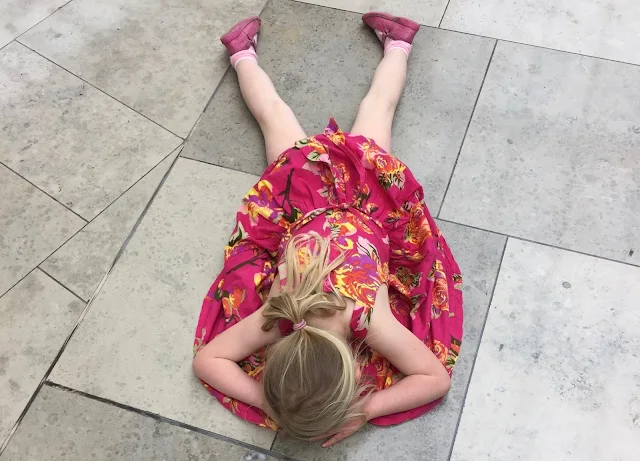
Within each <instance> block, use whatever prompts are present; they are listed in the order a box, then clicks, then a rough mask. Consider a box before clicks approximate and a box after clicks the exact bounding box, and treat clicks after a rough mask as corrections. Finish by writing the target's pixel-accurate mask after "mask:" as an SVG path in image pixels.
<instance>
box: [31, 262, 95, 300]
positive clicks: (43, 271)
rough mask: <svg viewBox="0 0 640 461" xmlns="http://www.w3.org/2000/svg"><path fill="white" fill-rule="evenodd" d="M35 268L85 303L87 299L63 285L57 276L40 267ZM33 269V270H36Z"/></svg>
mask: <svg viewBox="0 0 640 461" xmlns="http://www.w3.org/2000/svg"><path fill="white" fill-rule="evenodd" d="M36 269H38V270H39V271H40V272H42V273H44V274H45V275H46V276H47V277H49V278H50V279H51V280H53V281H54V282H56V283H57V284H58V285H60V286H61V287H62V288H64V289H65V290H67V291H68V292H69V293H71V294H72V295H73V296H75V297H76V298H78V299H79V300H80V301H82V302H83V303H86V302H87V300H86V299H82V297H80V296H78V295H77V294H76V293H74V291H73V290H71V289H70V288H69V287H67V286H65V285H63V284H62V282H60V280H58V279H57V278H55V277H54V276H53V275H51V274H50V273H48V272H47V271H45V270H44V269H43V268H42V267H39V266H38V267H36ZM36 269H34V270H36Z"/></svg>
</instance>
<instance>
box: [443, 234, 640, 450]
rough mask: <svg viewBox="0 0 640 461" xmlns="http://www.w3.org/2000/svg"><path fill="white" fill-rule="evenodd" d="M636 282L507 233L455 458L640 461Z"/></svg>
mask: <svg viewBox="0 0 640 461" xmlns="http://www.w3.org/2000/svg"><path fill="white" fill-rule="evenodd" d="M639 280H640V268H637V267H631V266H628V265H625V264H620V263H615V262H610V261H605V260H602V259H598V258H594V257H590V256H584V255H580V254H576V253H572V252H569V251H564V250H559V249H555V248H550V247H546V246H542V245H538V244H533V243H528V242H523V241H520V240H517V239H509V241H508V243H507V249H506V252H505V256H504V260H503V262H502V268H501V270H500V277H499V279H498V283H497V285H496V289H495V293H494V296H493V301H492V303H491V309H490V313H489V317H488V320H487V325H486V327H485V329H484V334H483V336H482V344H481V346H480V351H479V353H478V358H477V360H476V365H475V369H474V372H473V379H472V380H471V385H470V387H469V393H468V395H467V399H466V403H465V406H464V412H463V415H462V420H461V423H460V428H459V430H458V434H457V437H456V441H455V446H454V450H453V456H452V458H451V459H452V460H454V461H467V460H469V461H471V460H473V461H484V460H492V461H494V460H495V461H502V460H505V461H507V460H509V461H511V460H514V459H518V460H540V459H549V460H556V459H558V460H559V459H562V460H567V461H571V460H580V461H592V460H593V461H599V460H603V459H610V460H631V459H636V458H637V454H638V450H639V449H640V399H639V397H638V396H640V380H638V376H639V375H640V365H639V362H638V357H639V356H640V340H639V339H638V338H639V337H638V325H640V311H639V310H638V300H639V299H640V284H639V283H638V281H639Z"/></svg>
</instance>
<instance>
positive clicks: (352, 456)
mask: <svg viewBox="0 0 640 461" xmlns="http://www.w3.org/2000/svg"><path fill="white" fill-rule="evenodd" d="M438 225H439V227H440V229H441V230H442V233H443V234H444V235H445V237H447V242H448V243H449V245H450V246H451V250H452V251H453V252H454V255H455V256H456V258H457V261H458V263H459V264H460V268H461V270H462V273H463V276H464V281H465V284H464V285H463V286H464V305H465V322H464V324H465V331H464V339H463V343H462V352H461V354H460V359H459V360H458V363H457V364H456V368H455V371H454V375H453V381H452V387H451V391H450V393H449V395H448V396H447V398H446V400H445V401H444V402H443V403H442V404H441V405H440V406H438V407H437V408H436V409H434V410H433V411H431V412H429V413H427V414H426V415H424V416H422V417H421V418H418V419H415V420H412V421H408V422H406V423H403V424H400V425H398V426H392V427H385V428H377V427H374V426H371V425H367V426H365V428H364V429H363V430H362V431H361V432H359V433H357V434H355V435H353V436H351V437H349V438H348V439H345V440H344V441H342V442H340V443H339V444H337V445H335V446H333V447H332V448H330V449H323V448H322V447H321V446H320V444H319V443H314V444H311V443H308V444H307V443H300V442H297V441H293V440H290V439H286V438H284V437H283V436H282V435H278V438H277V439H276V443H275V445H274V448H273V449H274V450H275V451H278V452H282V453H285V454H287V455H289V456H292V457H295V458H297V459H300V460H305V461H311V460H316V461H319V460H327V461H329V460H335V459H348V460H349V461H357V460H363V461H365V460H366V461H368V460H372V459H407V460H414V459H428V460H431V461H448V457H449V451H450V449H451V444H452V443H453V439H454V434H455V430H456V424H457V421H458V417H459V415H460V411H461V409H462V404H463V401H464V395H465V392H466V389H467V384H468V382H469V376H470V373H471V367H472V366H473V362H474V359H475V355H476V352H477V349H478V343H479V341H480V336H481V334H482V327H483V324H484V320H485V317H486V314H487V310H488V308H489V300H490V297H491V293H492V291H493V284H494V282H495V280H496V277H497V274H498V268H499V265H500V258H501V256H502V252H503V249H504V245H505V240H506V238H505V237H502V236H499V235H496V234H492V233H489V232H484V231H479V230H476V229H471V228H469V227H465V226H460V225H457V224H452V223H447V222H442V221H439V222H438Z"/></svg>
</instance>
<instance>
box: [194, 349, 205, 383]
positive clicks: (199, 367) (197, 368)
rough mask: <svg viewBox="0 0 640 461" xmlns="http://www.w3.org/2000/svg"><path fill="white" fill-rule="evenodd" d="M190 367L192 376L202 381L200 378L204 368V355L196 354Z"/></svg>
mask: <svg viewBox="0 0 640 461" xmlns="http://www.w3.org/2000/svg"><path fill="white" fill-rule="evenodd" d="M191 367H192V369H193V374H194V375H196V376H197V377H198V378H200V379H203V378H202V376H203V374H204V369H205V367H206V359H205V356H204V354H202V353H198V354H196V356H195V357H194V358H193V362H191Z"/></svg>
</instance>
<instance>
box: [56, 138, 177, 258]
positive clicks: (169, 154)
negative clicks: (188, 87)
mask: <svg viewBox="0 0 640 461" xmlns="http://www.w3.org/2000/svg"><path fill="white" fill-rule="evenodd" d="M183 147H184V142H181V143H180V144H179V145H178V146H177V147H175V148H173V149H171V152H169V153H168V154H167V155H165V156H164V157H162V158H161V159H160V161H159V162H158V163H156V164H155V165H153V166H152V167H151V168H150V169H149V171H147V172H146V173H145V174H143V175H142V176H140V177H139V178H138V179H136V181H135V182H134V183H133V184H131V185H130V186H129V187H127V188H126V189H125V190H124V191H123V192H122V193H121V194H120V195H118V196H117V197H116V198H115V199H113V200H112V201H111V203H110V204H109V205H107V206H106V207H104V208H103V209H102V210H101V211H100V213H98V214H97V215H95V216H94V217H93V218H92V219H91V221H89V224H91V223H92V222H93V221H95V220H96V219H97V218H98V216H100V215H101V214H102V213H104V212H105V211H107V209H108V208H109V207H111V206H112V205H113V204H114V203H116V202H117V201H118V200H119V199H120V198H122V196H123V195H124V194H126V193H127V192H129V191H130V190H131V189H133V188H134V187H135V186H136V184H138V183H139V182H140V181H142V180H143V179H144V178H145V177H146V176H149V175H150V174H151V172H152V171H153V170H155V169H156V167H157V166H158V165H160V164H161V163H162V162H164V161H165V160H166V159H168V158H169V157H171V156H172V155H173V153H174V152H175V151H177V150H181V149H182V148H183ZM178 155H180V152H178ZM43 262H44V261H43Z"/></svg>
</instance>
